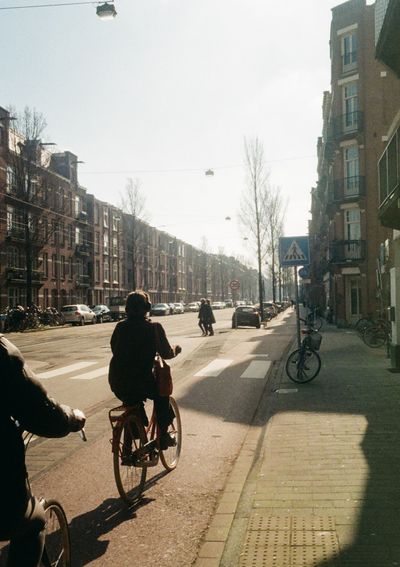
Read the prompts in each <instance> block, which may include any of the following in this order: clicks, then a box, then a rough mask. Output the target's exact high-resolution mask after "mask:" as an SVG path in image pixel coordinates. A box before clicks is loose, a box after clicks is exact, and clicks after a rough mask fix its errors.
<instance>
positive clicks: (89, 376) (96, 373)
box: [71, 365, 108, 380]
mask: <svg viewBox="0 0 400 567" xmlns="http://www.w3.org/2000/svg"><path fill="white" fill-rule="evenodd" d="M107 374H108V365H107V366H103V367H102V368H96V370H92V371H91V372H86V373H85V374H79V375H78V376H73V377H72V378H71V380H93V378H99V377H100V376H106V375H107Z"/></svg>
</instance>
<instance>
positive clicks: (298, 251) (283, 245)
mask: <svg viewBox="0 0 400 567" xmlns="http://www.w3.org/2000/svg"><path fill="white" fill-rule="evenodd" d="M279 262H280V265H281V266H305V265H307V264H309V263H310V250H309V245H308V236H284V237H282V238H280V239H279Z"/></svg>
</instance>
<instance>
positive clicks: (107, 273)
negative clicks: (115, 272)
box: [103, 262, 110, 283]
mask: <svg viewBox="0 0 400 567" xmlns="http://www.w3.org/2000/svg"><path fill="white" fill-rule="evenodd" d="M103 270H104V281H105V282H107V283H108V282H109V281H110V268H109V265H108V262H104V266H103Z"/></svg>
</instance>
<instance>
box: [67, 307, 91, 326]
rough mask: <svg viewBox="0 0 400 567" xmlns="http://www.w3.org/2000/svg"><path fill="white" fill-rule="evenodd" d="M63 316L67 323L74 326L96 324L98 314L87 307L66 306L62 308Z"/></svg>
mask: <svg viewBox="0 0 400 567" xmlns="http://www.w3.org/2000/svg"><path fill="white" fill-rule="evenodd" d="M61 315H62V316H63V317H64V321H65V322H66V323H72V325H84V324H85V323H92V324H93V325H94V323H96V313H94V311H92V310H91V309H90V307H88V306H87V305H82V304H80V303H79V304H77V305H64V306H63V307H61Z"/></svg>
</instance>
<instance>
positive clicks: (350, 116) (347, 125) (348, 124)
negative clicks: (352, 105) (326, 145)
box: [328, 110, 364, 141]
mask: <svg viewBox="0 0 400 567" xmlns="http://www.w3.org/2000/svg"><path fill="white" fill-rule="evenodd" d="M363 118H364V113H363V112H361V111H358V110H357V111H355V112H348V113H347V114H342V115H341V116H336V117H335V118H333V119H332V122H331V124H330V128H329V132H328V140H329V139H334V140H336V141H338V140H341V139H343V138H349V137H351V136H355V135H356V134H358V133H359V132H362V130H363V127H364V120H363Z"/></svg>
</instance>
